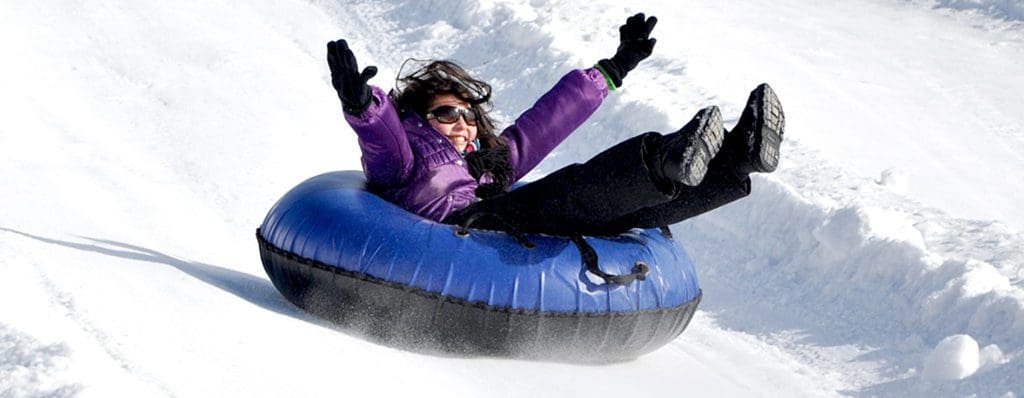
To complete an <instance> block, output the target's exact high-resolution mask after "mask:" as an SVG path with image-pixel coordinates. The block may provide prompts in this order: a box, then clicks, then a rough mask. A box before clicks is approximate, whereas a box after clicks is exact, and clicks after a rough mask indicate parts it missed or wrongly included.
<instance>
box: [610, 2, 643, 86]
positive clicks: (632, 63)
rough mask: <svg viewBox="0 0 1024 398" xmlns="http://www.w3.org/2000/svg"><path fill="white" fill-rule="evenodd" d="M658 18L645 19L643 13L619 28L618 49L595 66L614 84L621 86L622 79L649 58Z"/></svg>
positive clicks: (627, 20) (631, 18)
mask: <svg viewBox="0 0 1024 398" xmlns="http://www.w3.org/2000/svg"><path fill="white" fill-rule="evenodd" d="M657 23H658V18H656V17H654V16H651V17H650V18H647V17H645V16H644V13H639V14H636V15H634V16H632V17H629V18H628V19H626V24H625V25H622V26H621V27H619V48H618V50H617V51H615V55H614V56H612V58H611V59H602V60H601V61H599V62H598V63H597V64H598V65H599V66H600V67H601V69H603V70H604V72H605V75H606V76H608V78H610V79H611V80H612V82H613V83H614V84H615V86H621V85H622V78H624V77H626V74H627V73H629V71H631V70H633V68H636V66H637V64H639V63H640V61H643V60H644V59H645V58H647V57H650V56H651V52H653V51H654V43H657V41H658V40H657V39H655V38H653V37H651V31H652V30H654V25H655V24H657Z"/></svg>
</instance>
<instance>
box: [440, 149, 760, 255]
mask: <svg viewBox="0 0 1024 398" xmlns="http://www.w3.org/2000/svg"><path fill="white" fill-rule="evenodd" d="M661 137H662V136H661V134H658V133H653V132H652V133H645V134H641V135H639V136H636V137H633V138H630V139H628V140H626V141H623V142H621V143H619V144H616V145H615V146H613V147H611V148H609V149H607V150H605V151H604V152H601V153H600V154H598V155H597V156H594V157H593V158H591V159H590V160H588V161H587V162H586V163H583V164H579V163H576V164H572V165H569V166H566V167H564V168H562V169H559V170H558V171H555V172H554V173H551V174H549V175H548V176H546V177H544V178H541V179H539V180H537V181H534V182H531V183H529V184H526V185H524V186H522V187H519V188H517V189H514V190H512V191H510V192H506V193H503V194H501V195H498V196H495V197H492V198H489V199H485V200H481V201H479V202H476V203H473V204H471V205H469V206H467V207H466V208H464V209H461V210H458V211H456V212H454V213H452V214H451V215H449V216H448V217H447V218H445V219H444V221H443V222H444V223H447V224H455V225H461V226H464V227H472V228H483V229H493V230H503V231H511V232H519V233H544V234H550V235H559V236H576V237H578V236H580V235H600V236H608V235H616V234H620V233H622V232H625V231H628V230H629V229H631V228H657V227H662V226H668V225H670V224H674V223H677V222H679V221H682V220H685V219H688V218H690V217H694V216H696V215H699V214H702V213H705V212H708V211H710V210H713V209H715V208H718V207H720V206H723V205H725V204H728V203H730V202H733V201H735V200H737V199H740V198H743V197H745V196H747V195H749V194H750V178H749V177H748V176H747V175H745V174H741V173H739V172H737V171H736V170H735V169H736V168H735V167H734V165H733V164H731V161H730V160H729V159H728V156H727V155H725V154H724V152H725V151H722V152H723V153H721V154H720V155H719V156H716V157H715V158H714V159H713V160H712V162H711V164H709V165H708V172H707V174H706V175H705V177H704V180H703V181H702V182H701V184H700V185H698V186H695V187H690V186H684V185H682V184H672V186H671V187H666V186H664V185H663V186H660V187H659V186H658V185H657V184H656V183H655V182H654V181H653V180H652V178H651V173H650V172H649V168H650V167H656V166H653V165H654V164H656V163H655V162H653V161H652V159H654V157H655V154H657V153H658V152H659V150H660V148H659V146H660V145H661V142H662V141H663V140H662V139H661Z"/></svg>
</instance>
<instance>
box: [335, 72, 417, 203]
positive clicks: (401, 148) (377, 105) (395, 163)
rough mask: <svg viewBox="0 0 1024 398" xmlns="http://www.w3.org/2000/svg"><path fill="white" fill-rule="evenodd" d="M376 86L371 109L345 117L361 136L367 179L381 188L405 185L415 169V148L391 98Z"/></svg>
mask: <svg viewBox="0 0 1024 398" xmlns="http://www.w3.org/2000/svg"><path fill="white" fill-rule="evenodd" d="M372 87H373V100H372V101H370V107H369V108H366V110H365V111H363V113H361V114H359V115H349V114H345V120H346V121H348V124H349V125H350V126H352V129H353V130H355V132H356V135H358V136H359V149H360V150H361V151H362V152H363V158H362V161H363V172H364V173H366V179H367V180H368V181H369V182H370V183H372V184H376V185H379V186H393V185H397V184H400V183H402V182H403V181H404V180H405V179H406V177H407V176H408V174H409V170H410V169H411V168H412V149H411V148H410V147H409V138H408V136H406V133H405V129H404V128H402V122H401V121H400V120H399V119H398V111H397V110H396V109H395V105H394V103H392V102H391V98H390V97H388V95H387V94H385V93H384V90H381V89H380V88H379V87H376V86H372Z"/></svg>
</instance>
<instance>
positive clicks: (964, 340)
mask: <svg viewBox="0 0 1024 398" xmlns="http://www.w3.org/2000/svg"><path fill="white" fill-rule="evenodd" d="M979 366H980V355H979V352H978V342H977V341H974V339H973V338H971V336H968V335H965V334H958V335H953V336H949V337H946V338H945V339H942V341H941V342H939V344H938V345H937V346H935V349H934V350H932V352H930V353H929V354H928V355H927V356H925V359H924V371H923V372H922V374H921V377H923V378H925V379H928V380H960V379H964V378H966V377H969V376H971V375H973V374H974V372H977V371H978V367H979Z"/></svg>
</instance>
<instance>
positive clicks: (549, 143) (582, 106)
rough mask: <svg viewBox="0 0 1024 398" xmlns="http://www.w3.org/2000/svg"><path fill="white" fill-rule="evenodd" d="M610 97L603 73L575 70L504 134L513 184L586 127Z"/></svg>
mask: <svg viewBox="0 0 1024 398" xmlns="http://www.w3.org/2000/svg"><path fill="white" fill-rule="evenodd" d="M607 95H608V84H607V82H606V81H605V79H604V76H603V75H602V74H601V72H600V71H598V70H597V69H594V68H590V69H587V70H574V71H572V72H569V73H568V74H566V75H565V76H563V77H562V79H561V80H559V81H558V83H557V84H555V86H554V87H552V88H551V90H548V92H547V93H545V94H544V95H543V96H542V97H540V99H539V100H537V102H536V103H535V104H533V106H532V107H530V109H527V110H526V112H523V114H522V115H520V116H519V118H518V119H516V121H515V123H514V124H512V125H511V126H509V127H508V128H506V129H505V131H504V132H502V137H505V142H507V143H508V146H509V152H510V155H509V163H510V164H511V166H512V170H513V182H514V181H518V180H519V179H520V178H523V176H525V175H526V173H529V172H530V170H533V168H534V167H536V166H537V164H538V163H540V161H541V160H543V159H544V157H545V156H547V155H548V154H549V153H551V151H552V150H554V149H555V147H556V146H558V144H560V143H561V142H562V141H564V140H565V138H566V137H568V136H569V134H571V133H572V132H573V131H575V130H576V128H577V127H579V126H580V125H582V124H583V122H584V121H586V120H587V118H589V117H590V115H591V114H593V113H594V111H595V110H597V107H598V106H600V105H601V101H602V100H603V99H604V97H605V96H607Z"/></svg>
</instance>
